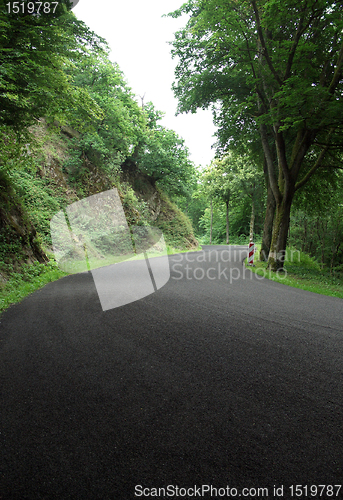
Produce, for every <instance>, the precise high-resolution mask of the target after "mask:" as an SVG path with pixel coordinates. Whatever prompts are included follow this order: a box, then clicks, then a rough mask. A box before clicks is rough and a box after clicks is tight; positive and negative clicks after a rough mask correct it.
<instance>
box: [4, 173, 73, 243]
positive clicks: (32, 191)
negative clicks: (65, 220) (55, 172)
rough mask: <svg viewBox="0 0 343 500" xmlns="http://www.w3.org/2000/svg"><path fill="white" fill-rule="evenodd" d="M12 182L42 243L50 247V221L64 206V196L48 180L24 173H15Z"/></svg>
mask: <svg viewBox="0 0 343 500" xmlns="http://www.w3.org/2000/svg"><path fill="white" fill-rule="evenodd" d="M12 182H13V184H14V189H15V191H16V193H17V195H18V197H19V199H20V200H21V202H22V203H23V205H24V206H25V208H26V210H27V212H28V213H29V215H30V220H31V222H32V223H33V225H34V227H35V228H36V230H37V231H38V234H39V235H40V237H41V238H42V242H43V243H44V244H45V245H46V246H50V245H51V235H50V220H51V219H52V217H53V216H54V215H55V214H56V213H57V212H58V211H59V210H61V208H62V207H65V206H66V204H67V197H66V195H65V194H64V193H63V190H62V189H60V188H58V187H57V186H54V185H53V184H51V183H50V182H49V181H48V179H41V178H40V177H36V176H35V175H34V174H32V173H29V172H25V171H20V172H15V173H14V174H13V176H12Z"/></svg>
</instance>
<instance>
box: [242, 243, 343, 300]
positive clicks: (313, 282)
mask: <svg viewBox="0 0 343 500" xmlns="http://www.w3.org/2000/svg"><path fill="white" fill-rule="evenodd" d="M258 254H259V247H258V246H257V253H256V258H255V261H254V267H249V268H250V269H251V270H252V271H253V272H255V273H256V274H258V275H259V276H264V277H265V278H268V279H271V280H273V281H277V282H278V283H282V284H284V285H288V286H292V287H294V288H300V289H302V290H307V291H309V292H314V293H319V294H321V295H330V296H332V297H339V298H343V283H342V277H341V275H340V274H338V273H337V274H333V273H332V274H330V272H329V271H328V270H326V269H322V268H321V266H320V264H319V263H318V262H317V261H316V259H314V258H313V257H311V256H310V255H308V254H306V253H304V252H301V251H300V250H296V249H295V248H289V249H287V252H286V257H285V262H284V272H276V273H274V272H272V271H270V270H269V269H267V264H266V263H265V262H261V261H259V260H257V256H258Z"/></svg>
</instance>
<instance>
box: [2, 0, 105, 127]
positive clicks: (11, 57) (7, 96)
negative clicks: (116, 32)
mask: <svg viewBox="0 0 343 500" xmlns="http://www.w3.org/2000/svg"><path fill="white" fill-rule="evenodd" d="M58 9H59V10H60V9H62V10H63V11H64V12H63V13H62V12H57V13H56V15H53V14H51V15H40V16H34V15H27V16H22V15H20V14H13V13H12V14H8V13H7V12H6V9H5V5H4V4H3V6H2V8H1V10H0V26H1V33H0V68H1V69H0V124H5V125H8V126H11V127H14V128H16V129H22V128H23V127H25V126H27V125H30V124H32V123H33V122H34V118H40V117H42V116H46V115H50V116H61V115H62V116H63V117H65V116H67V115H68V112H69V110H71V109H73V108H77V109H79V113H80V114H83V117H84V118H86V117H87V116H88V117H89V116H92V115H93V116H97V115H98V112H99V109H98V108H97V107H96V105H95V103H94V102H92V100H91V99H90V97H89V95H88V93H87V92H85V91H84V90H82V89H77V88H76V87H75V85H74V84H73V82H72V80H71V79H70V78H69V77H68V75H67V74H66V72H65V69H66V67H69V66H70V65H71V64H72V62H73V61H75V60H77V59H79V58H80V57H81V56H82V55H85V54H86V53H87V50H89V48H91V49H92V50H93V51H98V52H99V51H100V52H101V51H103V50H104V47H105V43H104V40H102V39H101V38H99V37H97V36H96V35H95V34H94V33H92V32H91V31H90V30H89V29H88V28H87V27H86V26H85V25H84V23H82V22H81V21H78V20H77V19H76V17H75V16H74V15H73V14H72V13H71V12H68V11H67V9H66V2H65V1H63V2H60V4H59V7H58ZM86 47H87V48H86Z"/></svg>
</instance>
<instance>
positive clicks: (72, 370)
mask: <svg viewBox="0 0 343 500" xmlns="http://www.w3.org/2000/svg"><path fill="white" fill-rule="evenodd" d="M209 249H210V250H216V252H212V253H209ZM242 250H244V252H243V253H242ZM245 254H246V249H242V247H240V248H239V247H231V248H230V251H229V247H223V246H221V247H211V248H209V247H205V249H204V251H203V252H200V253H199V252H198V253H189V254H183V255H181V254H179V255H176V256H171V257H170V267H171V278H170V280H169V282H168V283H167V284H166V285H165V286H164V287H163V288H161V289H160V290H158V291H157V292H156V293H153V294H152V295H149V296H147V297H145V298H144V299H141V300H139V301H136V302H133V303H131V304H127V305H125V306H121V307H118V308H116V309H111V310H108V311H105V312H103V311H102V308H101V306H100V302H99V299H98V296H97V293H96V289H95V285H94V282H93V278H92V275H91V274H90V273H84V274H79V275H74V276H68V277H66V278H63V279H62V280H60V281H58V282H55V283H51V284H49V285H47V286H46V287H44V288H43V289H42V290H40V291H38V292H36V293H34V294H33V295H31V296H30V297H28V298H26V299H25V300H24V301H23V302H22V303H21V304H18V305H15V306H12V307H11V308H10V309H9V310H8V311H6V312H5V313H4V314H3V315H2V316H1V317H0V377H1V378H0V391H1V397H0V412H1V428H0V432H1V434H0V446H1V447H0V467H1V470H0V498H1V500H7V499H15V500H17V499H18V500H24V499H30V500H41V499H59V500H64V499H85V500H87V499H99V500H105V499H114V500H131V499H135V498H187V499H189V498H239V497H241V498H249V499H250V498H283V499H290V498H318V499H319V498H321V499H327V498H343V301H342V300H341V299H336V298H333V297H325V296H321V295H317V294H313V293H310V292H305V291H302V290H298V289H293V288H290V287H287V286H284V285H281V284H278V283H274V282H272V281H269V280H261V279H258V278H257V277H256V276H255V275H254V274H253V273H251V272H250V270H246V269H245V268H243V266H242V264H241V261H242V259H243V257H244V255H245ZM297 484H298V485H303V487H302V488H303V489H302V490H299V489H298V490H297V491H298V493H299V492H300V493H301V495H297V496H296V494H295V485H297ZM340 484H342V489H341V491H340V492H339V493H338V487H335V489H334V490H333V495H332V494H331V491H332V490H330V489H327V488H326V489H325V490H322V493H321V494H320V490H319V489H318V492H317V494H316V495H315V490H314V489H312V490H311V491H310V489H309V488H310V485H340ZM292 485H294V490H293V496H292V489H291V488H290V487H291V486H292ZM211 486H212V491H211V490H209V491H208V489H209V488H210V487H211ZM305 486H307V487H308V490H307V496H305V491H306V490H305ZM167 487H169V489H167ZM176 487H178V488H181V489H179V490H177V489H176ZM274 487H276V488H278V489H277V490H276V493H275V494H274ZM144 488H145V490H143V489H144ZM153 488H156V489H155V490H154V489H153ZM159 488H165V495H164V492H163V490H160V492H158V489H159ZM182 488H184V489H182ZM196 488H198V489H196ZM201 488H203V489H201ZM214 488H217V491H216V490H215V489H214ZM228 488H229V489H228ZM243 488H248V489H249V488H252V489H251V490H250V491H248V490H246V489H244V490H243ZM258 488H267V489H266V490H260V491H259V490H258ZM282 488H283V490H282ZM267 492H268V496H267ZM167 493H168V495H167ZM224 493H225V495H224ZM310 493H311V494H310ZM199 494H200V495H203V496H200V495H199ZM163 495H164V496H163ZM244 495H246V496H244Z"/></svg>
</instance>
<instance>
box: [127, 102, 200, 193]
mask: <svg viewBox="0 0 343 500" xmlns="http://www.w3.org/2000/svg"><path fill="white" fill-rule="evenodd" d="M144 111H145V116H146V129H145V132H144V134H143V135H142V137H141V140H140V143H139V144H138V146H137V149H136V151H135V152H134V154H133V158H134V160H135V162H136V163H137V165H138V167H139V169H140V170H141V171H142V172H144V173H146V174H147V175H148V176H149V177H150V179H151V181H152V183H153V184H156V183H157V184H158V185H160V186H161V187H162V188H163V189H165V190H166V191H167V192H168V193H169V194H171V195H172V194H174V195H178V194H187V185H188V184H189V183H191V184H192V183H193V182H194V179H195V167H194V164H193V162H192V161H191V160H190V158H189V150H188V148H187V146H186V145H185V141H184V139H182V137H180V136H179V135H178V134H177V133H176V132H175V131H174V130H171V129H168V128H166V127H162V126H160V125H158V124H157V122H158V120H159V119H160V118H161V117H162V115H163V114H162V113H161V112H159V111H156V110H155V108H154V107H153V105H152V103H148V105H147V106H146V107H145V108H144Z"/></svg>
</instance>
